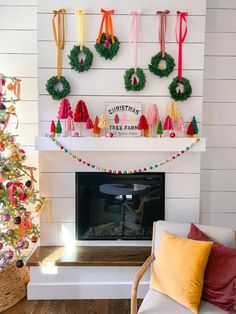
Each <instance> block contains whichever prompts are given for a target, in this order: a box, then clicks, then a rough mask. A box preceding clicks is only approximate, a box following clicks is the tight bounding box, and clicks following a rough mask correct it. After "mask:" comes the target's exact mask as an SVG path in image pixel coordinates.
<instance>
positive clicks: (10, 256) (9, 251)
mask: <svg viewBox="0 0 236 314" xmlns="http://www.w3.org/2000/svg"><path fill="white" fill-rule="evenodd" d="M13 255H14V253H13V251H12V250H8V251H7V252H6V253H5V258H6V259H11V258H12V257H13Z"/></svg>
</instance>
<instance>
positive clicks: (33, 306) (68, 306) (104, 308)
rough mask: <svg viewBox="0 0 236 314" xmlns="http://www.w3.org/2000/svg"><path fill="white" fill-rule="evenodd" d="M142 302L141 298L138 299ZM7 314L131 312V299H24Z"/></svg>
mask: <svg viewBox="0 0 236 314" xmlns="http://www.w3.org/2000/svg"><path fill="white" fill-rule="evenodd" d="M138 303H139V304H141V300H139V301H138ZM4 313H5V314H13V313H14V314H53V313H56V314H130V300H60V301H28V300H26V299H23V300H22V301H20V302H19V303H18V304H17V305H15V306H13V307H12V308H11V309H9V310H7V311H5V312H4Z"/></svg>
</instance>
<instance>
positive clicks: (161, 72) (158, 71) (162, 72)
mask: <svg viewBox="0 0 236 314" xmlns="http://www.w3.org/2000/svg"><path fill="white" fill-rule="evenodd" d="M162 60H164V61H165V62H166V67H165V68H163V69H162V68H161V67H160V62H161V61H162ZM148 67H149V70H150V71H151V72H152V73H153V74H155V75H157V76H160V77H168V76H169V75H170V73H172V72H173V70H174V67H175V60H174V59H173V58H172V57H171V55H169V54H168V53H165V56H164V57H162V52H159V53H158V54H156V55H155V56H153V57H152V59H151V64H149V65H148Z"/></svg>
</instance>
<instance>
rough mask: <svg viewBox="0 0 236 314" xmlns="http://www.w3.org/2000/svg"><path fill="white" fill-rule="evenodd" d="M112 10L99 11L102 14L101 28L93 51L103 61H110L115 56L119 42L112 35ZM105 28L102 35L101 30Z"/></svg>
mask: <svg viewBox="0 0 236 314" xmlns="http://www.w3.org/2000/svg"><path fill="white" fill-rule="evenodd" d="M114 12H115V11H114V10H108V11H106V10H104V9H101V13H103V17H102V22H101V27H100V30H99V34H98V38H97V41H96V44H95V46H94V47H95V49H96V50H97V52H98V53H99V54H100V56H101V57H103V58H105V59H110V60H111V59H112V58H113V57H114V56H116V55H117V53H118V51H119V48H120V42H119V40H118V38H117V37H116V36H114V33H113V24H112V18H111V14H114ZM104 26H105V30H106V31H105V33H103V28H104Z"/></svg>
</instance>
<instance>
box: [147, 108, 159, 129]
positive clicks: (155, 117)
mask: <svg viewBox="0 0 236 314" xmlns="http://www.w3.org/2000/svg"><path fill="white" fill-rule="evenodd" d="M159 121H160V114H159V110H158V108H157V105H156V104H153V105H151V107H150V110H149V113H148V124H149V126H150V128H151V130H150V131H151V135H152V134H153V130H154V129H155V127H156V125H157V123H158V122H159Z"/></svg>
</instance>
